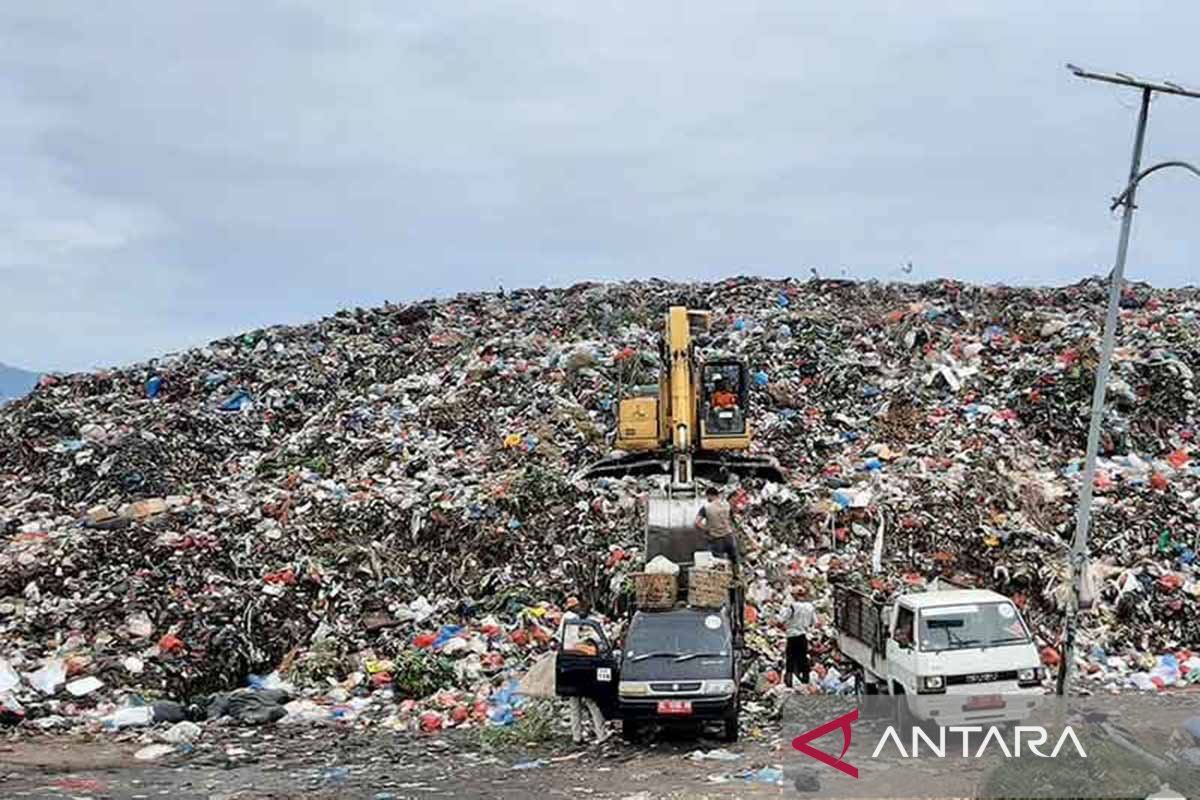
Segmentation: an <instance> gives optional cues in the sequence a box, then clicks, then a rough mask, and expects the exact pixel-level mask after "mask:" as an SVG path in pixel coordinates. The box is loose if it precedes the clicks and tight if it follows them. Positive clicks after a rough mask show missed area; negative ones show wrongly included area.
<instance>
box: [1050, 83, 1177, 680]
mask: <svg viewBox="0 0 1200 800" xmlns="http://www.w3.org/2000/svg"><path fill="white" fill-rule="evenodd" d="M1067 69H1069V70H1070V71H1071V72H1072V73H1074V74H1075V75H1076V77H1079V78H1085V79H1087V80H1094V81H1103V82H1105V83H1115V84H1118V85H1121V86H1129V87H1132V88H1136V89H1140V90H1141V92H1142V103H1141V108H1140V109H1139V111H1138V121H1137V133H1136V134H1135V135H1134V140H1133V158H1132V163H1131V164H1130V166H1129V181H1128V183H1127V184H1126V186H1125V191H1123V192H1121V194H1120V195H1118V196H1117V198H1116V199H1115V200H1114V201H1113V205H1112V208H1114V209H1115V208H1116V207H1117V206H1119V205H1124V206H1125V211H1124V213H1123V215H1122V217H1121V235H1120V238H1119V239H1118V240H1117V261H1116V264H1115V265H1114V266H1113V270H1112V273H1111V275H1110V276H1109V279H1108V280H1109V283H1108V313H1107V314H1106V315H1105V317H1104V334H1103V337H1102V339H1101V345H1100V364H1099V365H1098V366H1097V367H1096V386H1095V388H1094V389H1093V391H1092V418H1091V422H1090V424H1089V425H1088V438H1087V455H1086V458H1085V460H1084V468H1083V484H1082V485H1081V486H1080V488H1079V506H1078V509H1077V511H1076V514H1075V535H1074V537H1073V538H1072V539H1071V558H1070V576H1071V585H1072V587H1073V590H1074V591H1073V592H1072V595H1071V598H1070V601H1069V603H1068V605H1067V625H1066V635H1065V636H1064V637H1063V655H1062V664H1061V666H1060V667H1059V670H1058V686H1057V691H1058V694H1060V695H1061V694H1065V693H1066V688H1067V683H1068V680H1069V678H1070V672H1071V663H1072V661H1073V660H1074V655H1075V629H1076V625H1077V622H1078V620H1077V617H1078V615H1079V595H1080V590H1081V588H1082V582H1083V579H1084V575H1085V574H1086V571H1087V559H1088V527H1089V524H1090V522H1091V515H1092V490H1093V484H1094V482H1095V480H1096V452H1097V450H1098V449H1099V445H1100V425H1101V421H1102V419H1103V416H1104V399H1105V393H1106V390H1107V388H1108V373H1109V370H1110V369H1111V367H1112V354H1113V343H1114V339H1115V338H1116V331H1117V312H1118V309H1119V306H1120V301H1121V284H1122V282H1123V281H1124V276H1125V256H1126V254H1127V253H1128V251H1129V232H1130V229H1131V228H1132V226H1133V210H1134V208H1136V206H1135V205H1134V197H1135V195H1136V194H1137V187H1138V184H1139V183H1140V182H1141V180H1142V179H1143V178H1145V177H1146V176H1147V175H1150V174H1151V173H1153V172H1156V171H1157V170H1160V169H1163V168H1165V167H1170V166H1175V167H1183V168H1185V169H1188V170H1191V171H1192V172H1194V173H1196V174H1197V175H1198V176H1200V170H1197V169H1196V168H1195V167H1193V166H1191V165H1190V164H1188V163H1186V162H1183V161H1167V162H1164V163H1162V164H1156V165H1155V166H1153V167H1151V168H1149V169H1147V170H1146V171H1144V172H1139V169H1140V167H1141V163H1142V145H1143V144H1145V141H1146V121H1147V117H1148V116H1149V114H1150V95H1152V94H1153V93H1154V92H1159V93H1162V94H1174V95H1180V96H1183V97H1196V98H1200V91H1196V90H1194V89H1186V88H1184V87H1182V86H1180V85H1179V84H1177V83H1172V82H1171V81H1149V80H1144V79H1140V78H1136V77H1134V76H1132V75H1127V74H1125V73H1123V72H1092V71H1090V70H1085V69H1083V68H1082V67H1077V66H1075V65H1074V64H1067Z"/></svg>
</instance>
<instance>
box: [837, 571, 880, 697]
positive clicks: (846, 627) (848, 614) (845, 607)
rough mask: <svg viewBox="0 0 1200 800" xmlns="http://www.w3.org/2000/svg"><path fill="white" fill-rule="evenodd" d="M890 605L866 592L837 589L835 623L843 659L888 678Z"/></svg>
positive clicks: (842, 587)
mask: <svg viewBox="0 0 1200 800" xmlns="http://www.w3.org/2000/svg"><path fill="white" fill-rule="evenodd" d="M888 613H889V604H887V603H885V602H883V601H881V600H876V599H875V598H874V597H872V596H871V595H870V594H869V593H867V592H865V591H863V590H862V589H857V588H854V587H851V586H842V585H835V586H834V587H833V620H834V625H835V627H836V628H837V631H838V648H839V649H840V650H841V652H842V653H843V655H845V656H847V657H848V658H850V659H851V660H853V661H855V662H856V663H858V664H859V666H861V667H863V668H864V669H867V670H870V671H871V672H874V673H875V674H876V675H886V674H887V655H886V654H887V636H888Z"/></svg>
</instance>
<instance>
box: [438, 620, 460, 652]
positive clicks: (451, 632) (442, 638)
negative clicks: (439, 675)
mask: <svg viewBox="0 0 1200 800" xmlns="http://www.w3.org/2000/svg"><path fill="white" fill-rule="evenodd" d="M462 629H463V626H462V625H443V626H442V627H441V630H439V631H438V635H437V638H436V639H434V640H433V645H432V647H433V649H434V650H441V649H442V646H443V645H445V644H446V642H448V641H450V640H451V639H453V638H454V637H455V636H457V635H458V634H460V633H462Z"/></svg>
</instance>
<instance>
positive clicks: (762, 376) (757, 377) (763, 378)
mask: <svg viewBox="0 0 1200 800" xmlns="http://www.w3.org/2000/svg"><path fill="white" fill-rule="evenodd" d="M770 381H771V379H770V378H769V377H768V376H767V373H765V372H763V371H762V370H761V369H760V370H759V371H758V372H756V373H754V385H755V386H766V385H767V384H768V383H770Z"/></svg>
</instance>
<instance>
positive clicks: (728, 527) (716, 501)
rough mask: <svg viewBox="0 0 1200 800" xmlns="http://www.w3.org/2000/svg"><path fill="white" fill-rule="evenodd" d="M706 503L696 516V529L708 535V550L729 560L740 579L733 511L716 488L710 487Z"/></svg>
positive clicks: (705, 494) (706, 495) (705, 495)
mask: <svg viewBox="0 0 1200 800" xmlns="http://www.w3.org/2000/svg"><path fill="white" fill-rule="evenodd" d="M704 498H705V503H704V505H702V506H701V507H700V511H699V512H697V514H696V527H697V528H699V529H700V530H702V531H704V532H705V533H707V534H708V550H709V552H710V553H712V554H713V555H714V556H721V557H724V558H728V559H729V563H730V564H731V565H732V566H733V576H734V577H735V578H736V577H738V568H739V562H738V549H737V534H736V533H735V532H734V530H733V511H732V509H730V507H729V503H727V502H725V498H723V497H721V493H720V492H718V491H717V489H716V487H713V486H710V487H708V491H706V492H705V493H704Z"/></svg>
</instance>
